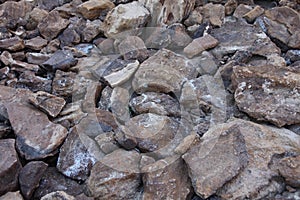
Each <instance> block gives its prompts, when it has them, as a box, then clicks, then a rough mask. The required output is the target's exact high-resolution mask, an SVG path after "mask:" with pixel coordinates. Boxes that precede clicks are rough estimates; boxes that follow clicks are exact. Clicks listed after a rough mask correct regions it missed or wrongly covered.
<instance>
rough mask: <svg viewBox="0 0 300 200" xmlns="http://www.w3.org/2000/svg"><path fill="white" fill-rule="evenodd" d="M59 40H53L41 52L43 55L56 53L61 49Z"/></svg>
mask: <svg viewBox="0 0 300 200" xmlns="http://www.w3.org/2000/svg"><path fill="white" fill-rule="evenodd" d="M59 45H60V41H59V39H54V40H51V41H50V42H49V43H48V45H47V46H46V47H44V48H43V49H42V50H41V53H51V54H52V53H55V52H56V51H57V50H58V49H59Z"/></svg>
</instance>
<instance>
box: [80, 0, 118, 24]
mask: <svg viewBox="0 0 300 200" xmlns="http://www.w3.org/2000/svg"><path fill="white" fill-rule="evenodd" d="M114 7H115V5H114V4H113V3H112V2H111V1H110V0H89V1H86V2H84V3H82V4H80V5H79V6H78V7H77V8H78V11H79V12H80V13H81V14H82V15H83V17H84V18H86V19H89V20H93V19H96V18H98V17H99V16H100V15H101V14H103V13H107V12H108V11H110V10H111V9H113V8H114Z"/></svg>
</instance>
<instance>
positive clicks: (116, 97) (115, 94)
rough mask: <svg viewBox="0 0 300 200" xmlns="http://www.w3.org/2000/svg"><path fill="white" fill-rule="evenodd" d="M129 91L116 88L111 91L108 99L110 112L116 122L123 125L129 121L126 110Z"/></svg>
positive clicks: (127, 110) (128, 114)
mask: <svg viewBox="0 0 300 200" xmlns="http://www.w3.org/2000/svg"><path fill="white" fill-rule="evenodd" d="M129 99H130V96H129V91H128V90H127V89H124V88H121V87H116V88H114V89H113V91H112V94H111V97H110V102H111V103H110V106H111V111H112V113H113V115H114V117H115V118H116V120H117V121H118V122H119V123H121V124H124V123H125V122H127V121H128V120H129V119H130V113H129V108H128V103H129Z"/></svg>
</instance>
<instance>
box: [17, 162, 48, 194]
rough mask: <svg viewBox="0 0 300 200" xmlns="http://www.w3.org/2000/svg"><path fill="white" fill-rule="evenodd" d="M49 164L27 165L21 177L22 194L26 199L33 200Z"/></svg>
mask: <svg viewBox="0 0 300 200" xmlns="http://www.w3.org/2000/svg"><path fill="white" fill-rule="evenodd" d="M47 166H48V165H47V164H46V163H44V162H42V161H33V162H29V163H28V164H26V165H25V166H24V167H23V168H22V170H21V171H20V175H19V183H20V189H21V193H22V195H23V196H24V198H25V199H31V197H32V195H33V193H34V191H35V189H36V188H38V187H39V182H40V180H41V178H42V176H43V174H44V172H45V170H46V169H47Z"/></svg>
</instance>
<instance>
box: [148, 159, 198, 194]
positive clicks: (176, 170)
mask: <svg viewBox="0 0 300 200" xmlns="http://www.w3.org/2000/svg"><path fill="white" fill-rule="evenodd" d="M142 172H143V173H144V175H143V185H144V195H143V199H188V198H189V195H191V193H192V186H191V182H190V180H189V178H188V172H187V169H186V166H185V164H184V162H183V160H182V158H180V157H179V156H177V157H176V156H175V157H168V158H165V159H163V160H158V161H157V162H155V163H153V164H149V165H146V166H145V167H143V168H142Z"/></svg>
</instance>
